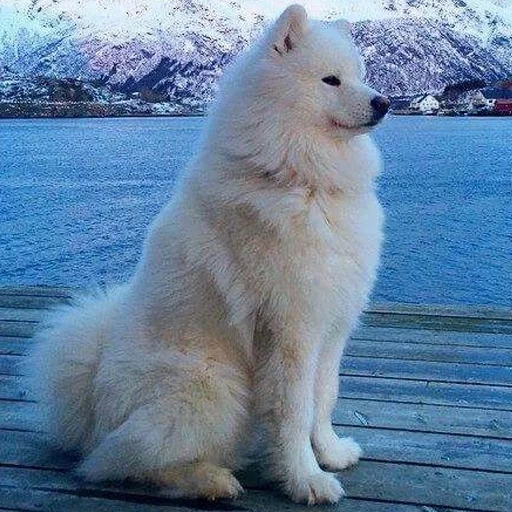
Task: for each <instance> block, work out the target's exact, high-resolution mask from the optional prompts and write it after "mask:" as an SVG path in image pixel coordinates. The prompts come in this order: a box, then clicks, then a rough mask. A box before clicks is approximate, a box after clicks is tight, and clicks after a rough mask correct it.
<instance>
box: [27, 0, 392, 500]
mask: <svg viewBox="0 0 512 512" xmlns="http://www.w3.org/2000/svg"><path fill="white" fill-rule="evenodd" d="M363 75H364V69H363V64H362V62H361V59H360V57H359V55H358V53H357V51H356V48H355V46H354V44H353V43H352V41H351V38H350V36H349V29H348V24H347V22H344V21H339V22H335V23H324V22H319V21H312V20H309V19H308V17H307V15H306V12H305V10H304V8H302V7H301V6H298V5H292V6H291V7H289V8H287V9H286V10H285V11H284V13H283V14H282V15H281V16H280V18H279V19H278V20H277V22H276V23H275V24H274V25H273V26H272V27H271V28H270V29H269V30H268V31H267V32H266V33H265V35H264V36H263V38H262V39H261V40H260V41H259V42H258V43H257V44H256V45H255V46H254V47H253V48H252V49H251V50H250V51H249V52H248V53H247V54H246V55H244V56H243V57H241V58H240V59H239V60H238V61H237V62H236V63H235V64H234V65H233V66H232V67H231V69H230V70H229V71H228V72H227V73H226V75H225V77H224V79H223V83H222V84H221V92H220V95H219V98H218V100H217V103H216V106H215V107H214V109H213V112H212V113H211V114H210V117H209V123H208V127H207V129H206V132H205V134H204V138H203V142H202V145H201V147H200V149H199V151H198V154H197V156H196V157H195V159H194V160H193V162H192V163H191V165H190V167H189V169H188V171H187V172H185V173H184V176H183V178H182V180H181V183H180V185H179V187H178V190H177V191H176V193H175V194H174V197H173V199H172V200H171V201H170V202H169V204H167V205H166V206H165V207H164V208H163V210H162V211H161V213H160V214H159V215H158V217H157V218H156V219H155V220H154V222H153V223H152V225H151V227H150V229H149V232H148V234H147V237H146V240H145V243H144V248H143V255H142V257H141V260H140V262H139V263H138V266H137V268H136V270H135V272H134V275H133V276H132V278H131V279H130V280H129V281H128V282H127V283H126V284H124V285H122V286H119V287H117V288H114V289H111V290H109V291H107V292H106V293H104V294H96V295H94V296H90V297H87V298H81V299H77V300H75V301H74V302H73V303H72V304H71V305H68V306H66V307H64V308H62V309H60V310H59V311H57V312H54V313H52V315H51V316H50V317H49V319H48V322H47V325H46V327H45V328H44V330H42V331H41V332H40V333H39V334H38V343H37V347H38V348H37V349H36V353H35V355H34V357H35V358H36V359H35V360H32V363H31V364H32V365H36V364H37V365H38V368H39V372H38V376H37V377H36V379H37V382H35V383H34V384H35V389H36V390H37V391H39V394H40V400H41V402H42V403H44V404H46V405H47V407H46V413H47V414H46V415H45V416H46V418H47V420H48V423H47V429H48V431H49V432H50V433H51V434H52V437H53V438H54V439H55V440H56V441H57V442H58V443H59V444H60V446H61V447H62V448H64V449H67V450H78V451H79V452H80V453H81V454H82V456H83V459H82V462H81V464H80V466H79V468H78V471H79V473H80V474H81V475H82V476H83V477H85V478H86V479H87V480H90V481H100V480H117V479H136V480H143V481H150V482H152V483H156V484H157V485H160V486H162V487H163V492H167V490H169V493H171V490H172V492H174V493H175V492H176V489H178V490H179V492H180V493H181V495H183V496H187V497H204V498H208V499H216V498H234V497H236V496H237V495H238V494H239V493H240V492H241V491H242V487H241V485H240V483H239V482H238V481H237V479H236V477H235V476H234V474H233V472H234V471H236V470H239V469H240V468H242V467H243V466H244V465H245V464H246V463H247V461H248V460H250V455H251V454H250V453H249V450H248V447H249V446H250V445H251V442H252V441H253V440H254V439H255V437H256V436H255V430H257V433H258V434H259V435H258V439H259V443H260V444H259V445H258V456H259V461H260V464H261V466H260V467H261V468H263V471H264V475H265V477H268V478H270V479H272V480H273V481H275V482H278V483H279V484H280V486H281V488H282V490H283V491H284V492H285V493H286V494H287V495H288V496H289V497H290V498H291V499H292V500H294V501H297V502H304V503H309V504H316V503H333V502H336V501H337V500H338V499H339V498H340V497H341V496H342V495H343V489H342V487H341V485H340V483H339V481H338V479H337V478H336V477H335V475H334V474H333V473H335V472H337V471H339V470H342V469H344V468H346V467H348V466H350V465H352V464H355V463H356V462H357V461H358V459H359V456H360V454H361V450H360V448H359V446H358V445H357V444H356V443H355V442H354V441H353V440H351V439H350V438H339V437H338V436H337V435H336V434H335V432H334V430H333V428H332V426H331V413H332V411H333V408H334V405H335V403H336V398H337V391H338V367H339V363H340V359H341V356H342V352H343V347H344V345H345V342H346V340H347V338H348V336H349V333H350V331H351V329H352V328H353V327H354V325H355V324H356V323H357V319H358V316H359V314H360V313H361V310H362V309H363V308H364V306H365V304H366V302H367V297H368V294H369V291H370V289H371V287H372V283H373V281H374V279H375V274H376V269H377V265H378V259H379V247H380V245H381V239H382V235H381V224H382V212H381V207H380V205H379V202H378V200H377V197H376V194H375V179H376V177H377V175H378V173H379V167H380V164H379V155H378V152H377V149H376V148H375V146H374V145H373V143H372V141H371V140H370V137H369V135H368V132H369V131H370V130H371V129H372V127H373V126H375V125H376V124H377V123H378V122H379V121H380V120H381V119H382V118H383V117H384V115H385V114H386V112H387V110H388V107H389V102H388V100H387V99H386V98H384V97H382V96H380V95H379V94H378V93H377V92H376V91H374V90H373V89H371V88H369V87H368V86H366V85H365V84H364V83H363ZM255 426H256V429H255Z"/></svg>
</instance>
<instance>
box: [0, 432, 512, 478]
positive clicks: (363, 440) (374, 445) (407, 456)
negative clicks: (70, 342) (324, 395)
mask: <svg viewBox="0 0 512 512" xmlns="http://www.w3.org/2000/svg"><path fill="white" fill-rule="evenodd" d="M336 430H337V431H338V432H340V433H341V432H343V434H344V435H349V436H353V437H354V438H356V439H357V440H358V441H359V442H360V444H361V445H362V446H363V448H364V458H365V459H366V460H375V461H386V462H393V463H397V462H406V463H415V464H431V465H434V466H438V467H454V468H463V469H478V470H488V471H502V472H511V473H512V468H511V466H510V460H511V459H512V443H511V442H510V441H509V440H502V439H488V438H483V437H477V436H458V435H452V434H433V433H425V432H408V431H398V430H391V429H374V428H367V427H356V426H346V427H336ZM43 440H44V436H43V435H41V434H40V433H34V432H28V431H21V430H20V431H18V430H0V464H8V465H19V466H34V467H38V468H49V469H64V468H66V467H68V466H69V460H68V459H66V458H65V457H64V456H59V455H60V454H58V453H55V452H53V451H52V450H50V449H49V447H48V446H45V445H44V444H43Z"/></svg>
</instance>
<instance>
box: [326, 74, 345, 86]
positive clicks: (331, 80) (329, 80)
mask: <svg viewBox="0 0 512 512" xmlns="http://www.w3.org/2000/svg"><path fill="white" fill-rule="evenodd" d="M322 82H325V83H326V84H328V85H333V86H334V87H339V86H340V85H341V82H340V79H339V78H338V77H337V76H334V75H329V76H324V78H322Z"/></svg>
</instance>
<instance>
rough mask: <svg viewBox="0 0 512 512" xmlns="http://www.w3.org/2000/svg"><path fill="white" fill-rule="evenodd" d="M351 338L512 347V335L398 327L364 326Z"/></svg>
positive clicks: (445, 344) (444, 344)
mask: <svg viewBox="0 0 512 512" xmlns="http://www.w3.org/2000/svg"><path fill="white" fill-rule="evenodd" d="M351 338H352V339H353V340H374V341H383V342H385V341H390V342H402V343H412V344H422V345H423V344H431V345H443V346H447V345H449V346H458V345H460V346H473V347H484V348H511V347H512V335H509V334H488V333H469V332H452V331H434V330H428V329H401V328H399V327H367V326H364V325H363V326H360V327H359V328H358V329H356V330H355V331H354V333H353V334H352V336H351Z"/></svg>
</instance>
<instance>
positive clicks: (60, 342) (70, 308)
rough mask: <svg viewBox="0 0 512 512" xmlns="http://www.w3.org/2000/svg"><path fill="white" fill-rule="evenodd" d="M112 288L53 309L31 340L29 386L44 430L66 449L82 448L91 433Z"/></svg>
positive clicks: (112, 304) (114, 292)
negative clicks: (95, 388)
mask: <svg viewBox="0 0 512 512" xmlns="http://www.w3.org/2000/svg"><path fill="white" fill-rule="evenodd" d="M117 295H118V291H117V290H111V291H110V292H109V293H96V294H94V295H90V296H88V297H80V298H76V299H75V300H73V302H72V303H71V304H69V305H65V306H62V307H60V308H58V309H56V310H54V311H52V312H51V313H50V314H49V315H48V317H47V319H46V321H45V323H44V326H43V328H42V330H40V331H39V332H38V333H37V334H36V336H35V342H36V344H35V349H34V352H33V354H32V356H31V357H30V358H29V360H28V363H29V365H30V368H27V372H25V374H26V375H30V376H31V379H30V381H31V382H30V387H31V389H32V392H33V394H34V395H35V396H36V398H37V400H38V401H39V403H40V405H41V408H40V410H41V413H42V421H43V426H44V429H45V430H46V431H47V432H48V434H49V435H50V436H51V438H52V440H53V441H54V442H55V443H56V444H57V445H58V446H60V447H61V448H63V449H65V450H78V451H83V450H87V445H88V444H89V443H90V441H91V436H92V434H93V429H94V383H93V380H94V377H95V375H96V372H97V368H98V365H99V362H100V357H101V352H102V348H103V346H104V345H105V343H106V342H107V338H108V333H109V326H110V324H111V319H112V315H113V312H114V308H115V307H116V302H117V301H116V298H117Z"/></svg>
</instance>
